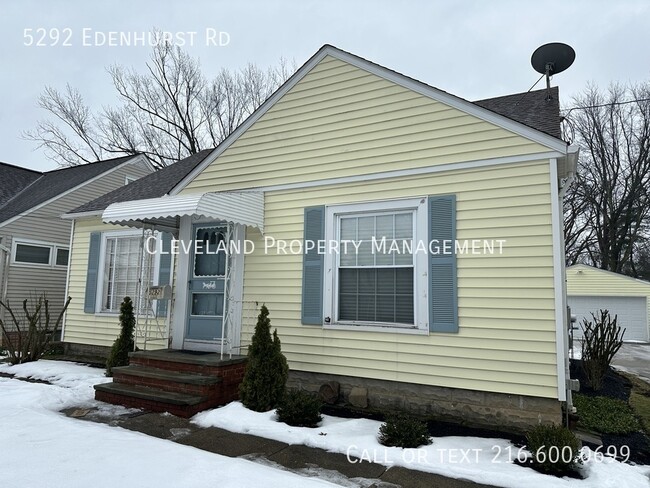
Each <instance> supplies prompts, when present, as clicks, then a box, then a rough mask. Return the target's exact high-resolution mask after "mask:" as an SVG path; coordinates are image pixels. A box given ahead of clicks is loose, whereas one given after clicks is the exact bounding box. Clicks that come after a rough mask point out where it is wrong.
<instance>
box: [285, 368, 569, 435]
mask: <svg viewBox="0 0 650 488" xmlns="http://www.w3.org/2000/svg"><path fill="white" fill-rule="evenodd" d="M328 381H337V382H338V383H340V385H341V396H340V398H339V403H341V402H344V403H349V397H350V392H351V391H352V389H353V388H355V389H356V390H355V391H358V389H359V388H365V389H367V391H368V407H367V408H368V410H374V411H380V412H384V413H390V412H409V413H411V414H413V415H416V416H419V417H423V418H434V419H438V420H443V421H451V422H458V423H461V424H463V425H468V426H472V427H483V428H490V429H495V430H502V431H508V432H514V433H521V432H524V431H526V430H528V429H529V428H530V427H533V426H535V425H538V424H551V423H555V424H561V423H562V407H561V402H560V401H559V400H553V399H551V398H539V397H530V396H523V395H508V394H504V393H492V392H484V391H473V390H462V389H457V388H445V387H439V386H430V385H416V384H413V383H401V382H397V381H385V380H376V379H367V378H355V377H351V376H339V375H330V374H323V373H310V372H305V371H290V372H289V381H288V383H287V386H288V387H293V388H301V389H304V390H307V391H312V392H318V390H319V388H320V387H321V385H323V384H324V383H326V382H328Z"/></svg>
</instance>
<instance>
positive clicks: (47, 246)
mask: <svg viewBox="0 0 650 488" xmlns="http://www.w3.org/2000/svg"><path fill="white" fill-rule="evenodd" d="M68 252H69V251H68V248H67V247H63V246H59V245H58V244H52V243H46V242H39V241H32V240H27V239H25V240H23V239H14V241H13V253H12V255H13V258H12V263H13V264H16V265H23V266H38V267H41V266H47V267H51V266H63V267H66V266H68Z"/></svg>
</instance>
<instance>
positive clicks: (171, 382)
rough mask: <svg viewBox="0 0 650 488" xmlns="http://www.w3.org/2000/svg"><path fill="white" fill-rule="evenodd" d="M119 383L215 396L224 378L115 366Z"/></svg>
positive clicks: (115, 373)
mask: <svg viewBox="0 0 650 488" xmlns="http://www.w3.org/2000/svg"><path fill="white" fill-rule="evenodd" d="M113 381H114V382H115V383H118V384H126V385H134V386H146V387H148V388H155V389H159V390H163V391H169V392H178V393H187V394H190V395H200V396H205V397H213V396H215V395H218V394H219V391H220V383H222V382H223V380H222V378H220V377H218V376H208V375H202V374H198V373H183V372H178V371H171V370H165V369H159V368H149V367H146V366H139V365H129V366H122V367H118V368H113Z"/></svg>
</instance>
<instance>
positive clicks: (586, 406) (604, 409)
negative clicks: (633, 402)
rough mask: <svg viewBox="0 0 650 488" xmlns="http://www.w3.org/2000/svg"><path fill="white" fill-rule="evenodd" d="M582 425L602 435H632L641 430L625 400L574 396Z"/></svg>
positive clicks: (574, 402)
mask: <svg viewBox="0 0 650 488" xmlns="http://www.w3.org/2000/svg"><path fill="white" fill-rule="evenodd" d="M573 404H574V406H575V407H576V409H577V410H578V415H579V416H580V424H581V425H583V426H584V427H586V428H587V429H591V430H595V431H596V432H600V433H602V434H618V435H621V434H630V433H632V432H636V431H637V430H640V429H641V424H640V423H639V421H638V420H637V418H636V417H635V416H634V413H633V412H632V409H631V408H630V406H629V405H628V404H627V403H626V402H624V401H623V400H618V399H616V398H608V397H602V396H596V397H591V396H586V395H580V394H574V395H573Z"/></svg>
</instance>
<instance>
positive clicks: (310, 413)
mask: <svg viewBox="0 0 650 488" xmlns="http://www.w3.org/2000/svg"><path fill="white" fill-rule="evenodd" d="M322 405H323V403H322V402H321V400H320V398H318V396H316V395H313V394H311V393H308V392H306V391H301V390H291V391H287V392H286V393H285V394H284V396H283V397H282V400H280V404H279V405H278V409H277V412H276V413H277V414H278V420H279V421H280V422H284V423H285V424H289V425H293V426H294V427H316V426H317V425H318V422H320V421H321V420H323V417H322V416H321V414H320V409H321V407H322Z"/></svg>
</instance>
